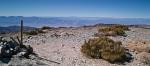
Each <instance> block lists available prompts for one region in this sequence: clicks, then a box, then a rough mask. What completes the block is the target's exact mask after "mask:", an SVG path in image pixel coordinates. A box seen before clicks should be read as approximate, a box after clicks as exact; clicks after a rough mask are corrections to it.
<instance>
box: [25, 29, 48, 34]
mask: <svg viewBox="0 0 150 66" xmlns="http://www.w3.org/2000/svg"><path fill="white" fill-rule="evenodd" d="M24 33H25V34H27V35H38V34H39V33H46V32H44V31H43V30H42V29H36V30H31V31H28V32H24Z"/></svg>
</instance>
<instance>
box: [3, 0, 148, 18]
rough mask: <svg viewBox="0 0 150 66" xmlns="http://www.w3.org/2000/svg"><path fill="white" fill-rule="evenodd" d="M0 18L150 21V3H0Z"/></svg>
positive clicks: (87, 0)
mask: <svg viewBox="0 0 150 66" xmlns="http://www.w3.org/2000/svg"><path fill="white" fill-rule="evenodd" d="M0 16H42V17H48V16H58V17H69V16H78V17H115V18H116V17H117V18H120V17H121V18H122V17H123V18H150V0H0Z"/></svg>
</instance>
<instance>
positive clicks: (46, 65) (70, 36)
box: [0, 27, 150, 66]
mask: <svg viewBox="0 0 150 66" xmlns="http://www.w3.org/2000/svg"><path fill="white" fill-rule="evenodd" d="M130 29H131V31H127V32H126V33H127V35H128V36H127V37H121V36H118V37H110V38H112V39H113V40H116V41H122V43H123V46H124V47H125V48H127V49H129V51H130V53H131V54H132V55H133V57H134V59H133V60H132V61H131V62H126V63H124V64H111V63H109V62H107V61H105V60H103V59H89V58H86V57H85V56H83V54H82V53H81V52H80V48H81V45H83V43H84V40H88V39H89V38H92V36H93V34H95V33H97V28H96V27H81V28H60V29H55V30H46V31H47V33H43V34H39V35H35V36H29V35H25V36H24V44H26V45H31V46H32V47H33V49H34V52H35V53H37V54H38V55H39V56H40V57H41V58H44V59H37V58H32V59H18V58H15V57H13V58H12V59H11V61H10V62H9V63H2V62H1V63H0V66H5V65H6V66H7V65H10V66H17V65H20V66H34V65H35V66H148V63H146V62H145V58H147V59H150V29H143V28H130ZM146 61H148V60H146ZM149 61H150V60H149ZM149 64H150V63H149Z"/></svg>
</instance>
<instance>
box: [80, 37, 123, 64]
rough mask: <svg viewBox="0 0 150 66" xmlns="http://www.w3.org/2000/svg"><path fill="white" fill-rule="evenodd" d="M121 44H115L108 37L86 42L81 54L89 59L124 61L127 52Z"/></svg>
mask: <svg viewBox="0 0 150 66" xmlns="http://www.w3.org/2000/svg"><path fill="white" fill-rule="evenodd" d="M121 44H122V43H121V42H115V41H113V40H112V39H109V38H107V37H99V38H93V39H89V41H88V42H87V41H85V42H84V44H83V45H82V47H81V52H82V53H83V54H84V55H85V56H86V57H89V58H96V59H99V58H102V59H105V60H107V61H109V62H115V61H119V60H123V56H124V54H125V50H124V48H123V47H121Z"/></svg>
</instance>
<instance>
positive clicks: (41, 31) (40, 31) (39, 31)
mask: <svg viewBox="0 0 150 66" xmlns="http://www.w3.org/2000/svg"><path fill="white" fill-rule="evenodd" d="M37 32H38V33H45V32H44V31H43V30H41V29H39V30H37Z"/></svg>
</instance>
